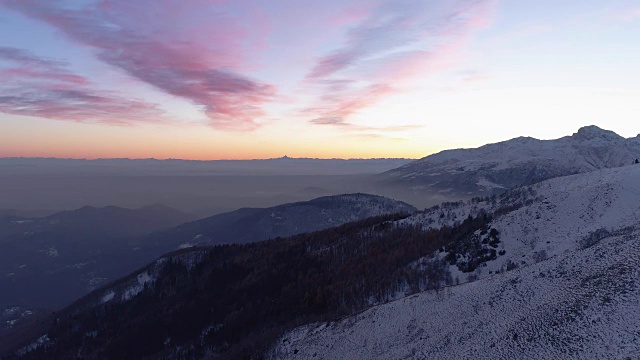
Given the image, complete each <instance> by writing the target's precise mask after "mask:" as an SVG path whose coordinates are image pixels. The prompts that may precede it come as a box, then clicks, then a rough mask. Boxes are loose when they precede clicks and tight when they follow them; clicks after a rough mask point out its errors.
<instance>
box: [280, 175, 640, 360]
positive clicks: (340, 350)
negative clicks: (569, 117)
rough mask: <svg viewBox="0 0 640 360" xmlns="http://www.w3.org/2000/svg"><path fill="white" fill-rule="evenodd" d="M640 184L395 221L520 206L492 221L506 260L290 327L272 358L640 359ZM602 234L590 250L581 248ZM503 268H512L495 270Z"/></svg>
mask: <svg viewBox="0 0 640 360" xmlns="http://www.w3.org/2000/svg"><path fill="white" fill-rule="evenodd" d="M639 179H640V166H636V165H632V166H626V167H621V168H614V169H603V170H596V171H593V172H590V173H585V174H580V175H573V176H567V177H562V178H556V179H552V180H548V181H545V182H542V183H539V184H537V185H534V186H531V187H530V189H529V188H527V189H521V190H517V191H515V192H512V193H507V194H505V196H503V197H498V198H497V199H496V201H495V202H492V201H491V200H488V201H481V202H479V203H478V202H476V203H472V202H467V203H453V204H446V205H443V206H441V207H439V208H434V209H430V210H428V211H425V212H422V213H417V214H414V215H413V216H411V217H410V218H408V219H405V220H402V221H399V222H398V223H399V224H400V225H403V224H421V225H422V226H424V227H425V228H427V227H433V228H436V227H440V226H444V225H453V224H455V223H457V222H460V221H462V220H463V219H465V218H466V217H467V216H468V215H469V214H472V215H477V214H478V213H480V211H482V210H485V211H487V212H492V211H494V210H496V209H497V208H500V207H501V206H508V205H513V204H516V203H518V202H524V201H526V202H527V205H526V206H522V207H520V208H518V209H516V210H512V211H510V212H508V213H507V214H505V215H502V216H499V217H497V218H494V220H493V222H492V224H491V226H492V227H493V228H495V229H497V230H498V231H499V232H500V240H501V246H503V247H504V250H505V251H506V255H505V256H500V257H498V259H497V260H495V261H490V262H488V263H487V266H486V267H484V268H481V269H482V271H481V272H480V273H477V274H476V275H477V276H478V277H479V279H480V280H478V281H474V282H467V283H464V282H465V281H468V280H467V279H466V278H462V277H461V278H460V280H461V281H462V282H463V283H462V284H461V285H459V286H451V287H446V288H445V289H444V290H441V291H438V292H433V291H429V292H423V293H420V294H417V295H414V296H410V297H406V298H403V299H400V300H397V301H394V302H390V303H387V304H384V305H380V306H377V307H374V308H371V309H369V310H367V311H364V312H362V313H360V314H358V315H355V316H352V317H349V318H346V319H344V320H341V321H338V322H334V323H329V324H327V323H323V324H312V325H308V326H304V327H301V328H297V329H295V330H293V331H291V332H289V333H287V334H285V335H284V336H283V337H282V338H281V339H280V341H278V343H277V344H276V347H275V348H274V349H273V352H272V353H271V354H270V356H271V357H272V358H283V359H288V358H290V359H311V358H314V359H333V358H349V359H369V358H388V359H400V358H436V359H459V358H478V359H494V358H504V359H508V358H547V359H555V358H557V359H571V358H573V359H583V358H639V357H640V286H638V285H639V281H640V269H639V268H638V267H637V264H638V263H639V261H640V230H639V229H640V180H639ZM510 195H511V196H510ZM602 229H605V230H606V232H605V231H602ZM607 232H608V234H610V235H609V236H608V237H606V238H605V239H602V240H600V241H598V242H595V244H587V243H585V241H584V239H586V238H589V237H590V236H591V234H594V233H603V234H607ZM596 239H598V238H596ZM507 262H513V263H515V264H517V265H518V266H519V268H518V269H516V270H512V271H509V272H504V270H505V267H506V263H507ZM452 270H454V268H453V267H452ZM466 275H468V274H462V273H460V274H456V273H453V271H452V276H465V277H466Z"/></svg>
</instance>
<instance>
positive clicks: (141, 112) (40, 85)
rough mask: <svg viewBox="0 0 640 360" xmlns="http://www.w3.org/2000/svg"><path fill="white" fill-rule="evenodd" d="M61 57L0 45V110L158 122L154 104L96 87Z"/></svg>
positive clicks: (62, 117) (71, 118) (104, 120)
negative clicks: (70, 68) (58, 59)
mask: <svg viewBox="0 0 640 360" xmlns="http://www.w3.org/2000/svg"><path fill="white" fill-rule="evenodd" d="M67 67H68V66H67V64H66V63H64V62H60V61H55V60H50V59H43V58H39V57H37V56H35V55H34V54H32V53H30V52H27V51H25V50H22V49H16V48H10V47H0V78H2V79H3V81H2V83H1V84H0V112H3V113H8V114H15V115H26V116H38V117H43V118H47V119H56V120H67V121H77V122H95V123H104V124H111V125H124V124H130V123H138V122H160V121H161V120H162V117H163V112H162V111H160V110H159V109H158V108H157V106H155V105H154V104H151V103H148V102H145V101H142V100H137V99H129V98H125V97H123V96H121V95H119V94H116V93H112V92H105V91H99V90H95V89H93V88H92V84H91V82H90V81H89V80H88V79H86V78H85V77H83V76H81V75H78V74H74V73H72V72H71V71H69V70H68V69H67Z"/></svg>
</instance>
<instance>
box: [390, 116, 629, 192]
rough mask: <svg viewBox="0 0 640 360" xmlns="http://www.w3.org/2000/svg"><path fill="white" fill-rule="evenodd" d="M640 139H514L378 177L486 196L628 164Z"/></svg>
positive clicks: (597, 135) (588, 135) (590, 133)
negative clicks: (548, 180)
mask: <svg viewBox="0 0 640 360" xmlns="http://www.w3.org/2000/svg"><path fill="white" fill-rule="evenodd" d="M638 158H640V137H635V138H628V139H625V138H623V137H621V136H619V135H617V134H616V133H614V132H612V131H609V130H603V129H600V128H599V127H597V126H586V127H582V128H580V129H579V130H578V131H577V132H576V133H574V134H573V135H570V136H565V137H562V138H559V139H554V140H538V139H535V138H532V137H518V138H515V139H511V140H506V141H502V142H498V143H494V144H487V145H484V146H481V147H478V148H472V149H453V150H445V151H442V152H439V153H437V154H433V155H429V156H427V157H424V158H422V159H420V160H417V161H414V162H412V163H409V164H406V165H403V166H401V167H400V168H397V169H393V170H389V171H387V172H385V173H383V174H381V181H383V182H384V183H390V184H395V185H397V186H409V187H412V188H416V189H430V190H433V191H437V192H439V193H448V194H451V195H457V196H461V197H471V196H478V195H480V196H482V195H490V194H492V193H496V192H500V191H504V190H505V189H510V188H515V187H519V186H526V185H530V184H534V183H537V182H540V181H543V180H547V179H550V178H554V177H560V176H566V175H572V174H577V173H583V172H588V171H592V170H596V169H602V168H612V167H619V166H624V165H629V164H632V163H633V162H634V161H635V160H636V159H638Z"/></svg>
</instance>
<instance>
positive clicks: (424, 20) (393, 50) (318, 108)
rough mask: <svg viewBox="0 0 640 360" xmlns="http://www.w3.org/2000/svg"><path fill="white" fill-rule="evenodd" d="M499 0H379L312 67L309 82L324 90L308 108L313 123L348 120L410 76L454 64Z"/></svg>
mask: <svg viewBox="0 0 640 360" xmlns="http://www.w3.org/2000/svg"><path fill="white" fill-rule="evenodd" d="M494 3H495V2H494V1H493V0H476V1H464V0H451V1H442V2H428V1H406V2H397V1H381V2H379V3H378V6H377V7H376V8H374V9H372V10H371V12H370V14H369V16H367V17H365V18H364V19H362V20H361V21H359V22H357V23H355V24H354V25H353V26H352V27H351V29H350V30H349V31H348V33H347V34H346V38H345V41H344V43H343V45H342V47H340V48H338V49H337V50H335V51H333V52H331V53H329V54H328V55H325V56H322V57H320V58H319V59H318V60H317V62H316V63H315V65H314V66H313V67H312V68H311V69H310V71H309V72H308V74H307V78H306V84H307V85H308V86H309V87H311V88H312V89H313V91H315V92H319V93H318V96H317V99H316V103H315V104H314V105H313V106H311V107H309V108H307V109H305V110H304V111H303V113H304V114H306V115H310V116H311V114H313V115H314V117H313V119H312V120H311V122H312V123H314V124H322V125H345V124H348V118H349V117H350V116H352V115H353V114H355V113H356V112H358V111H359V110H361V109H364V108H367V107H370V106H372V105H374V104H376V103H377V102H379V101H380V100H382V99H383V98H385V97H387V96H389V95H392V94H394V93H397V92H398V91H402V89H403V84H404V83H406V82H407V81H410V80H412V79H415V78H416V77H417V76H424V75H430V74H435V73H438V72H441V71H445V70H447V69H449V68H451V67H453V66H455V65H456V64H458V63H459V62H460V61H461V59H463V56H464V49H465V47H466V45H467V43H468V40H469V37H470V35H471V34H473V33H475V32H476V31H478V30H479V29H482V28H484V27H486V26H487V25H488V24H489V23H490V21H491V18H492V10H493V7H494Z"/></svg>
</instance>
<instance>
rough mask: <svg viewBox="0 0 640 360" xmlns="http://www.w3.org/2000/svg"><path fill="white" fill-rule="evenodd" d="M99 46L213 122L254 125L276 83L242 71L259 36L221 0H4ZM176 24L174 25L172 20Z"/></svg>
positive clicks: (109, 58) (228, 126)
mask: <svg viewBox="0 0 640 360" xmlns="http://www.w3.org/2000/svg"><path fill="white" fill-rule="evenodd" d="M3 3H4V4H5V5H7V6H10V7H11V8H13V9H16V10H18V11H21V12H22V13H24V14H26V15H27V16H30V17H33V18H37V19H40V20H43V21H45V22H47V23H49V24H50V25H52V26H54V27H56V28H58V29H59V30H61V31H62V32H63V33H64V34H66V35H67V36H68V37H69V38H71V39H73V40H74V41H76V42H78V43H80V44H83V45H86V46H90V47H92V48H94V49H95V50H96V51H97V56H98V58H99V59H101V60H102V61H104V62H106V63H108V64H110V65H112V66H114V67H117V68H119V69H121V70H123V71H124V72H126V73H127V74H129V75H130V76H133V77H135V78H136V79H138V80H141V81H143V82H145V83H148V84H150V85H153V86H154V87H156V88H157V89H160V90H162V91H164V92H167V93H169V94H171V95H174V96H177V97H181V98H184V99H187V100H189V101H191V102H192V103H194V104H196V105H199V106H201V107H202V108H203V110H204V112H205V113H206V114H207V116H208V117H209V119H210V122H211V125H212V126H214V127H216V128H219V129H224V130H252V129H255V128H256V127H258V126H259V122H258V121H257V120H258V119H259V118H260V117H262V116H264V115H265V112H264V111H263V110H262V106H263V105H264V104H265V103H267V102H270V101H272V100H273V98H274V97H275V87H274V86H272V85H269V84H264V83H260V82H258V81H255V80H252V79H250V78H248V77H246V76H243V75H241V74H240V73H239V72H238V70H240V66H239V64H240V63H242V62H243V61H244V59H245V56H246V55H245V54H244V49H245V48H247V47H251V45H252V44H248V43H246V41H247V39H249V38H252V39H254V41H258V40H256V37H255V36H253V35H251V34H253V33H252V32H251V31H250V28H249V27H248V26H243V25H241V24H240V23H239V22H237V21H236V20H235V19H232V18H230V17H229V16H227V15H224V14H222V13H220V12H219V11H217V10H216V7H215V6H198V5H203V4H205V3H206V4H207V5H212V4H213V5H216V4H220V3H222V2H221V1H218V2H216V1H213V2H211V1H208V2H204V1H196V2H189V4H188V6H187V5H186V3H185V2H184V1H177V0H168V1H162V2H157V1H151V0H144V1H142V0H141V1H111V0H102V1H100V2H98V3H97V4H95V5H87V6H85V7H83V8H80V9H69V8H65V7H63V6H62V5H60V4H59V3H54V4H52V2H41V1H35V0H25V1H22V0H20V1H16V0H3ZM170 23H171V24H173V25H172V26H168V24H170Z"/></svg>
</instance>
